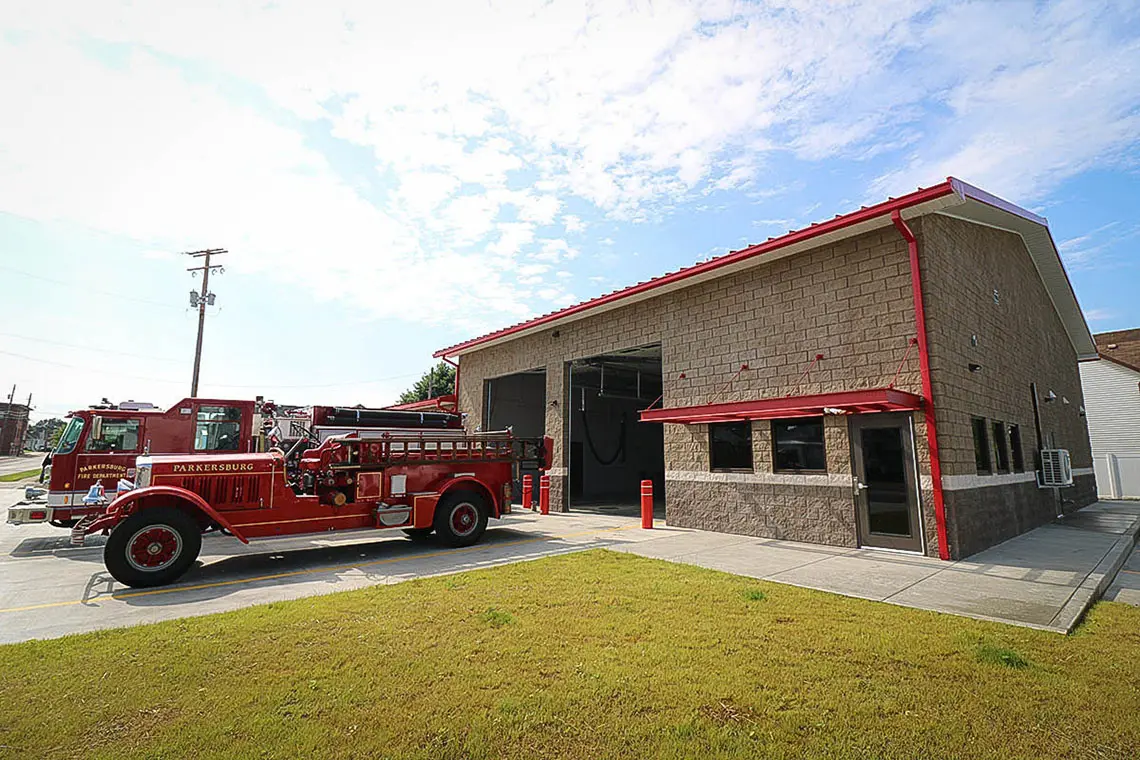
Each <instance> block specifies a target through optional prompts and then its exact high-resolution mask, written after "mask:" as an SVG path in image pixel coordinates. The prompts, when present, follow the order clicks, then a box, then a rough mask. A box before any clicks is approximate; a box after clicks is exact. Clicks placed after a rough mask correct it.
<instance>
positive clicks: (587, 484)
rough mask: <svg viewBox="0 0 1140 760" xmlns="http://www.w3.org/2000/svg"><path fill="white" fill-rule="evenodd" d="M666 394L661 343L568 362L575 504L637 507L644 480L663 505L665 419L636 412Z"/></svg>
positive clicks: (612, 509)
mask: <svg viewBox="0 0 1140 760" xmlns="http://www.w3.org/2000/svg"><path fill="white" fill-rule="evenodd" d="M660 396H661V346H660V345H659V344H658V345H652V346H642V347H640V348H633V349H628V350H625V351H618V352H614V353H612V354H604V355H600V356H591V357H588V358H585V359H579V360H577V361H574V362H571V363H570V386H569V396H568V401H569V403H568V404H567V425H568V427H569V431H570V434H569V454H570V456H569V471H568V473H567V490H568V498H569V504H570V508H571V509H576V510H586V511H597V512H603V513H611V514H615V513H616V514H629V515H634V514H637V511H638V509H639V504H640V498H641V497H640V494H641V481H642V480H652V481H653V493H654V495H655V499H656V501H658V502H659V503H660V504H664V496H665V442H664V433H663V426H662V425H652V424H648V423H642V422H639V418H638V413H639V412H640V411H641V410H642V409H645V408H646V407H648V406H649V405H650V404H652V403H653V402H654V401H655V400H657V399H658V398H659V397H660Z"/></svg>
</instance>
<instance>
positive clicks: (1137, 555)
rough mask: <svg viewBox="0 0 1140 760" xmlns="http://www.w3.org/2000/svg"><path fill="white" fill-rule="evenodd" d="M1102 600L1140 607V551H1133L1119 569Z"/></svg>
mask: <svg viewBox="0 0 1140 760" xmlns="http://www.w3.org/2000/svg"><path fill="white" fill-rule="evenodd" d="M1104 598H1105V599H1107V600H1108V601H1110V602H1123V603H1124V604H1131V605H1133V606H1135V607H1140V549H1134V550H1133V552H1132V553H1131V554H1130V555H1129V556H1128V559H1127V560H1126V561H1125V562H1124V566H1123V567H1121V568H1120V572H1119V574H1118V575H1117V576H1116V578H1115V579H1114V580H1113V582H1112V584H1111V585H1110V586H1109V587H1108V590H1107V591H1105V592H1104Z"/></svg>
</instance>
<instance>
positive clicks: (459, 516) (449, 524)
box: [434, 490, 487, 546]
mask: <svg viewBox="0 0 1140 760" xmlns="http://www.w3.org/2000/svg"><path fill="white" fill-rule="evenodd" d="M434 524H435V532H436V535H438V536H439V540H440V541H442V542H443V543H444V544H446V545H447V546H470V545H471V544H473V543H475V542H476V541H478V540H479V538H480V537H481V536H482V535H483V531H484V530H486V529H487V505H486V503H485V502H484V501H483V497H482V496H480V495H479V494H477V493H475V492H474V491H464V490H455V491H448V492H447V493H445V494H444V495H443V496H442V497H441V498H440V500H439V503H438V504H436V505H435V520H434Z"/></svg>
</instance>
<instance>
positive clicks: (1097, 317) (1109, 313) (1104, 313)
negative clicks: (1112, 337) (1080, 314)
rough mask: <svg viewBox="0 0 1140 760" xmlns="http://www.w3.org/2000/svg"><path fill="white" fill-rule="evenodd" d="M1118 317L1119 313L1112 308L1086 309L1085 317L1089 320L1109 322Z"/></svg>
mask: <svg viewBox="0 0 1140 760" xmlns="http://www.w3.org/2000/svg"><path fill="white" fill-rule="evenodd" d="M1116 317H1117V313H1116V312H1115V311H1113V310H1112V309H1085V319H1086V320H1088V321H1089V322H1108V321H1110V320H1113V319H1116Z"/></svg>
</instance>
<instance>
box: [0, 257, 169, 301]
mask: <svg viewBox="0 0 1140 760" xmlns="http://www.w3.org/2000/svg"><path fill="white" fill-rule="evenodd" d="M0 269H2V270H4V271H5V272H12V273H13V274H18V275H23V276H24V277H30V278H32V279H33V280H42V281H44V282H52V283H55V284H56V285H66V286H68V287H70V288H82V289H83V290H84V291H86V292H88V293H99V294H101V295H105V296H113V297H114V298H115V300H116V301H133V302H135V303H145V304H147V305H149V306H161V307H162V308H164V309H174V310H176V311H184V310H183V309H181V308H179V307H177V306H171V305H170V304H168V303H162V302H160V301H148V300H147V299H145V298H135V297H134V296H128V295H123V294H122V293H121V292H116V291H113V290H102V289H100V288H94V287H91V286H90V285H88V284H86V283H79V282H68V281H67V280H57V279H55V278H54V277H44V276H43V275H41V274H32V273H31V272H25V271H24V270H22V269H15V268H13V267H9V266H4V265H2V264H0Z"/></svg>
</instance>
